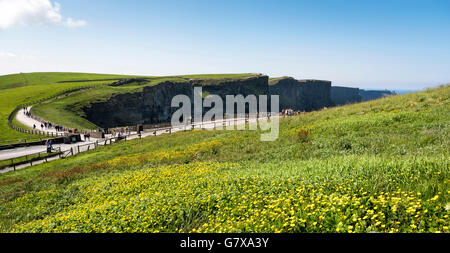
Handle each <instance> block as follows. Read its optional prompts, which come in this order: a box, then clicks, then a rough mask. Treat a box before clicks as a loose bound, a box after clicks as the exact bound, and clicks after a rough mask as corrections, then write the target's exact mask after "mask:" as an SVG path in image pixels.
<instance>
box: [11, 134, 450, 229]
mask: <svg viewBox="0 0 450 253" xmlns="http://www.w3.org/2000/svg"><path fill="white" fill-rule="evenodd" d="M216 144H217V145H218V143H215V142H209V143H202V144H199V145H197V146H193V147H190V148H188V149H186V150H183V151H176V152H174V153H172V154H162V153H155V154H153V155H149V156H145V159H166V157H174V156H182V155H185V154H191V153H192V152H196V151H198V150H202V149H203V148H205V147H211V146H214V145H216ZM122 159H124V158H122ZM139 159H140V157H139V158H138V160H139ZM110 163H111V164H112V165H114V166H119V165H120V164H122V163H126V161H122V160H116V159H114V160H112V161H110ZM131 163H133V162H131ZM239 169H244V168H240V167H239V165H238V164H233V163H217V162H194V163H190V164H182V165H172V166H159V167H149V168H145V169H141V170H135V171H126V172H121V173H113V174H108V175H105V176H102V177H99V178H94V179H92V178H88V179H85V180H82V181H79V182H76V183H74V184H75V186H76V187H77V188H78V189H80V193H79V195H78V197H77V198H76V199H75V201H74V203H71V204H70V205H68V206H67V207H65V208H64V209H62V210H60V211H58V212H57V213H56V214H55V215H51V216H45V215H42V218H41V219H36V220H34V221H32V222H29V223H24V224H18V225H16V226H15V228H14V232H71V231H76V232H155V233H157V232H220V233H222V232H238V233H239V232H277V233H279V232H332V233H335V232H338V233H341V232H348V233H354V232H371V231H375V232H390V233H394V232H448V226H449V219H448V214H449V211H450V210H449V209H448V208H447V207H446V206H442V205H441V204H440V202H439V199H440V198H443V197H444V196H443V195H442V193H439V194H438V195H436V196H434V197H432V198H430V199H428V200H423V199H422V198H421V195H420V194H419V193H414V192H408V191H402V190H400V189H398V190H396V191H393V192H379V193H368V192H366V191H365V190H364V189H355V188H352V185H353V182H352V180H348V181H347V182H343V183H342V182H341V183H336V182H333V181H332V180H330V181H327V182H322V183H314V184H306V183H304V182H303V181H301V180H296V179H295V178H292V177H290V178H286V177H282V176H276V177H272V178H269V177H263V176H258V175H250V176H236V175H235V173H236V171H238V170H239ZM54 197H57V196H56V195H55V193H54V192H52V191H45V192H44V191H43V192H40V193H38V194H36V193H35V194H33V196H28V195H24V196H23V197H20V198H18V199H16V202H18V204H21V205H24V206H25V205H27V206H32V205H35V203H36V202H35V201H33V200H35V199H36V198H38V199H39V200H40V201H38V203H41V204H38V205H35V209H36V212H39V211H40V212H41V213H42V212H44V211H42V210H44V208H48V207H49V205H51V203H50V202H46V201H43V200H45V199H51V198H54ZM40 209H42V210H40Z"/></svg>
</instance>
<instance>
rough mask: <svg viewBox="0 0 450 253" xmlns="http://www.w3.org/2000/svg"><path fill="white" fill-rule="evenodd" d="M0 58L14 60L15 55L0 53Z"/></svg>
mask: <svg viewBox="0 0 450 253" xmlns="http://www.w3.org/2000/svg"><path fill="white" fill-rule="evenodd" d="M0 57H4V58H14V57H16V55H15V54H13V53H10V52H0Z"/></svg>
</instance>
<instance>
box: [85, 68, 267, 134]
mask: <svg viewBox="0 0 450 253" xmlns="http://www.w3.org/2000/svg"><path fill="white" fill-rule="evenodd" d="M267 83H268V77H267V76H263V75H261V76H254V77H248V78H241V79H238V80H227V79H224V80H220V81H218V80H215V81H214V82H212V81H211V80H189V81H186V82H164V83H160V84H158V85H155V86H149V87H144V88H143V90H142V92H136V93H126V94H117V95H114V96H112V97H111V98H110V99H109V100H107V101H104V102H96V103H92V104H90V105H89V106H88V107H85V108H83V111H84V114H85V115H86V119H87V120H89V121H91V122H92V123H94V124H96V125H98V126H101V127H105V128H111V127H117V126H129V125H136V124H156V123H162V122H170V120H171V117H172V114H173V113H174V112H175V111H176V110H178V108H172V107H171V102H172V98H173V97H175V96H176V95H186V96H188V97H189V98H190V99H191V102H192V106H193V102H194V87H202V90H203V93H205V94H215V95H219V96H220V97H222V99H223V101H224V112H225V109H226V104H225V101H226V95H238V94H242V95H244V96H247V95H250V94H254V95H267V94H268V86H267ZM206 110H208V109H205V110H204V113H205V112H206ZM247 112H248V105H247Z"/></svg>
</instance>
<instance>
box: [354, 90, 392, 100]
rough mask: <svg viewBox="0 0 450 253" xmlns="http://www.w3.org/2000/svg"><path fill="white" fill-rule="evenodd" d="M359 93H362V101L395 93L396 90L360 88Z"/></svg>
mask: <svg viewBox="0 0 450 253" xmlns="http://www.w3.org/2000/svg"><path fill="white" fill-rule="evenodd" d="M359 95H361V98H362V101H370V100H374V99H379V98H384V97H388V96H392V95H395V92H392V91H389V90H359Z"/></svg>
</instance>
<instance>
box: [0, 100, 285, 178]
mask: <svg viewBox="0 0 450 253" xmlns="http://www.w3.org/2000/svg"><path fill="white" fill-rule="evenodd" d="M27 109H28V110H30V109H31V107H29V108H27ZM276 117H278V116H276ZM16 119H17V120H18V121H19V122H21V123H22V124H24V125H25V126H28V127H30V128H33V125H36V129H38V130H41V131H44V132H46V133H56V130H55V129H54V128H45V127H44V128H43V129H41V127H40V126H41V123H42V122H40V121H37V120H35V119H33V118H30V117H28V116H26V114H24V110H23V109H22V110H20V111H19V112H18V113H17V115H16ZM256 121H257V119H255V118H251V119H250V120H249V121H248V122H249V123H256ZM223 123H224V122H223V121H221V120H218V121H209V122H203V123H202V124H201V126H200V125H196V126H195V127H194V128H195V129H214V128H215V127H216V126H220V125H222V126H223ZM245 123H246V120H245V119H243V118H242V119H237V120H235V119H229V120H226V121H225V126H224V127H223V129H226V126H229V125H242V124H245ZM184 130H191V126H187V127H185V126H178V127H172V128H170V130H169V129H159V130H158V129H146V130H144V132H141V138H145V137H148V136H155V135H161V134H166V133H174V132H179V131H184ZM126 136H127V140H132V139H137V138H139V135H138V134H137V132H131V133H130V134H129V135H126ZM112 137H113V136H112V135H106V136H105V138H106V139H108V138H112ZM82 139H84V136H82ZM97 141H98V144H99V145H104V141H105V139H95V138H92V137H91V139H90V141H86V142H78V143H73V144H54V145H53V147H54V148H56V149H58V148H61V151H63V152H64V151H68V150H71V149H72V150H73V151H74V154H76V153H78V149H80V152H85V151H87V150H91V149H93V147H94V143H96V142H97ZM88 144H91V145H88ZM79 146H80V147H79ZM88 146H89V148H88ZM44 151H46V146H45V145H42V146H30V147H20V148H15V149H7V150H1V151H0V160H6V159H11V158H16V157H21V156H25V155H30V154H35V153H39V152H44ZM55 159H59V158H58V157H55V158H52V159H49V160H55ZM42 162H43V161H41V162H33V164H39V163H42ZM29 166H30V164H24V165H20V166H16V169H21V168H25V167H29ZM11 170H13V168H6V169H3V170H0V174H1V173H5V172H8V171H11Z"/></svg>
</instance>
